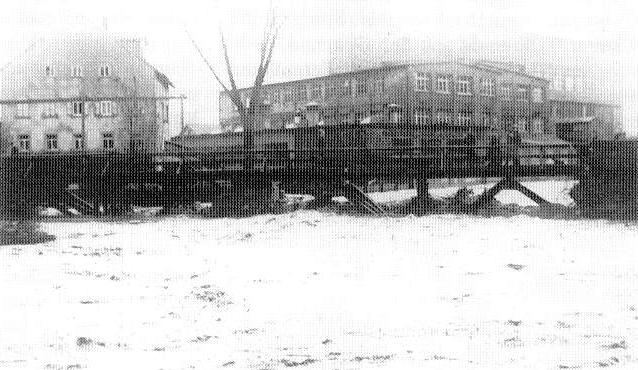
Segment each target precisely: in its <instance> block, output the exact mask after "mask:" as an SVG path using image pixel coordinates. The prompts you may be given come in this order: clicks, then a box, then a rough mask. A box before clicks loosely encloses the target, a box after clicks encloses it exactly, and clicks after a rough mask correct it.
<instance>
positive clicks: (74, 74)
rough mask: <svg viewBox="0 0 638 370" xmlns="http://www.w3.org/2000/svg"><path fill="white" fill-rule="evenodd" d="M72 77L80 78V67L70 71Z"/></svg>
mask: <svg viewBox="0 0 638 370" xmlns="http://www.w3.org/2000/svg"><path fill="white" fill-rule="evenodd" d="M72 74H73V77H82V67H80V66H75V67H73V70H72Z"/></svg>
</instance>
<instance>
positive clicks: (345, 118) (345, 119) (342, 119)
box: [339, 113, 350, 125]
mask: <svg viewBox="0 0 638 370" xmlns="http://www.w3.org/2000/svg"><path fill="white" fill-rule="evenodd" d="M339 123H341V124H342V125H348V124H350V115H349V114H348V113H341V114H340V115H339Z"/></svg>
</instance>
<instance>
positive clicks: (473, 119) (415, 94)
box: [219, 62, 555, 143]
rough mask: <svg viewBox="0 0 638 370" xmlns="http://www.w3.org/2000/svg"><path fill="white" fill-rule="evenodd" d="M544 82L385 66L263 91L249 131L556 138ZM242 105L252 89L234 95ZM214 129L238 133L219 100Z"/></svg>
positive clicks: (448, 68) (464, 68)
mask: <svg viewBox="0 0 638 370" xmlns="http://www.w3.org/2000/svg"><path fill="white" fill-rule="evenodd" d="M548 85H549V81H547V80H544V79H542V78H538V77H535V76H531V75H527V74H525V73H522V72H516V71H511V70H506V69H502V68H497V67H493V66H479V65H472V64H464V63H457V62H441V63H423V64H405V65H396V66H384V67H379V68H374V69H367V70H360V71H354V72H349V73H341V74H333V75H328V76H322V77H317V78H311V79H305V80H299V81H290V82H285V83H278V84H271V85H264V86H263V89H262V96H261V98H260V103H261V104H260V105H259V109H258V115H257V119H256V125H255V128H254V129H255V130H264V129H284V128H291V127H307V126H314V125H346V124H361V125H371V126H382V127H399V128H426V129H427V128H429V129H431V130H430V131H429V132H431V139H432V140H435V141H437V142H439V143H445V142H447V141H448V139H450V140H451V139H453V138H454V137H455V135H456V136H458V135H466V134H467V132H475V133H478V134H479V135H478V136H479V137H487V136H488V135H487V134H489V135H495V134H497V133H502V132H505V131H507V130H517V131H518V132H520V133H521V135H522V136H523V138H528V139H543V138H548V137H554V135H555V128H554V126H553V125H552V121H551V120H550V105H549V102H548V99H547V89H548ZM240 94H241V96H242V98H243V99H244V101H246V100H247V98H248V96H249V95H250V89H242V90H240ZM219 107H220V111H219V121H220V125H221V127H222V129H223V130H224V131H238V130H241V129H242V128H241V127H240V121H239V113H238V112H237V109H236V108H235V106H234V105H233V103H232V102H231V100H230V98H229V96H228V95H227V94H226V93H221V94H220V103H219Z"/></svg>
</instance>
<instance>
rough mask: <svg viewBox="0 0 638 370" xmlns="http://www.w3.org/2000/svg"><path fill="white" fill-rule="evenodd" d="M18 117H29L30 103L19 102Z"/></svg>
mask: <svg viewBox="0 0 638 370" xmlns="http://www.w3.org/2000/svg"><path fill="white" fill-rule="evenodd" d="M17 109H18V111H17V112H16V117H17V118H29V113H30V112H29V104H18V108H17Z"/></svg>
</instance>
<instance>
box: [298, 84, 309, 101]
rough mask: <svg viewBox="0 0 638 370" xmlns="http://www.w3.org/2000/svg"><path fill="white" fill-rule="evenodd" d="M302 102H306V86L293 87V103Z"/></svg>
mask: <svg viewBox="0 0 638 370" xmlns="http://www.w3.org/2000/svg"><path fill="white" fill-rule="evenodd" d="M304 100H306V86H305V85H301V86H297V87H295V101H296V102H302V101H304Z"/></svg>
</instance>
